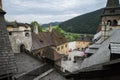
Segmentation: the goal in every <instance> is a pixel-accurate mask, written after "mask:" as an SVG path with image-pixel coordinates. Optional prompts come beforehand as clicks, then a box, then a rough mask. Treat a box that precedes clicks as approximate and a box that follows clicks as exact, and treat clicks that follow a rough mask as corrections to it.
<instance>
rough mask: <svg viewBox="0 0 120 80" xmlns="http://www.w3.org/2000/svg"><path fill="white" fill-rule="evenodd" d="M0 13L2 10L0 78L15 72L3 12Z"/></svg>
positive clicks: (0, 14) (0, 19)
mask: <svg viewBox="0 0 120 80" xmlns="http://www.w3.org/2000/svg"><path fill="white" fill-rule="evenodd" d="M1 11H3V10H0V76H1V75H7V74H10V73H11V74H12V73H14V72H15V71H16V65H15V59H14V54H13V52H12V48H11V45H10V41H9V37H8V33H7V30H6V25H5V20H4V15H3V13H4V12H1ZM0 78H1V77H0Z"/></svg>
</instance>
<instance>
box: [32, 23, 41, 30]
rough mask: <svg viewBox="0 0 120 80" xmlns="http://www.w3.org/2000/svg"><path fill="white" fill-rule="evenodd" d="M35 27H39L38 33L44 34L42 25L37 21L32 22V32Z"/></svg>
mask: <svg viewBox="0 0 120 80" xmlns="http://www.w3.org/2000/svg"><path fill="white" fill-rule="evenodd" d="M34 26H38V31H39V32H42V27H41V26H40V24H39V23H38V22H37V21H33V22H31V29H32V31H33V29H34Z"/></svg>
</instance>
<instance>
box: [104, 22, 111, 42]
mask: <svg viewBox="0 0 120 80" xmlns="http://www.w3.org/2000/svg"><path fill="white" fill-rule="evenodd" d="M109 30H110V26H109V25H107V23H106V22H104V24H103V25H102V39H103V41H104V40H106V39H107V38H108V37H109Z"/></svg>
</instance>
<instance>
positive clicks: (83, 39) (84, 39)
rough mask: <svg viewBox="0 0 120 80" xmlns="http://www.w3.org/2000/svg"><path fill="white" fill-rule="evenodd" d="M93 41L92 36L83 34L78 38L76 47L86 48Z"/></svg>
mask: <svg viewBox="0 0 120 80" xmlns="http://www.w3.org/2000/svg"><path fill="white" fill-rule="evenodd" d="M91 42H92V37H91V36H87V35H82V36H80V37H79V38H78V39H77V40H76V48H77V49H82V50H83V49H85V48H87V47H88V46H89V45H90V43H91Z"/></svg>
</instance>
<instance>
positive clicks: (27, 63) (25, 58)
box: [15, 53, 43, 75]
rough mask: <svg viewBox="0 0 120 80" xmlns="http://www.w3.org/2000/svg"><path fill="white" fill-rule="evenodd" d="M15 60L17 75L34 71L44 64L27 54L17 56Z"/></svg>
mask: <svg viewBox="0 0 120 80" xmlns="http://www.w3.org/2000/svg"><path fill="white" fill-rule="evenodd" d="M15 60H16V64H17V69H18V72H17V75H19V74H22V73H26V72H28V71H31V70H34V69H36V68H37V67H39V66H41V65H42V64H43V63H42V62H40V61H38V60H37V59H35V58H34V57H31V56H30V55H28V54H25V53H19V54H15Z"/></svg>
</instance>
